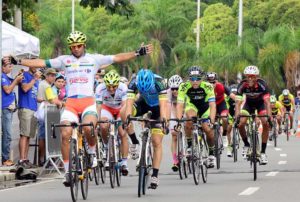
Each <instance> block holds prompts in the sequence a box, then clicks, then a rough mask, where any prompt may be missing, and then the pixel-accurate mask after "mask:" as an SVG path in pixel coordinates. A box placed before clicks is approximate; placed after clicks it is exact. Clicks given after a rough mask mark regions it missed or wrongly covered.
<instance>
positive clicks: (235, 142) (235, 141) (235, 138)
mask: <svg viewBox="0 0 300 202" xmlns="http://www.w3.org/2000/svg"><path fill="white" fill-rule="evenodd" d="M239 147H240V135H239V129H238V126H237V125H236V124H234V126H233V129H232V152H233V162H237V159H238V149H239Z"/></svg>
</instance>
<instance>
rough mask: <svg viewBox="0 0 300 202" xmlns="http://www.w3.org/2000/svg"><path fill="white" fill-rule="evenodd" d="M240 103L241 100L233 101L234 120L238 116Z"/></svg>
mask: <svg viewBox="0 0 300 202" xmlns="http://www.w3.org/2000/svg"><path fill="white" fill-rule="evenodd" d="M242 103H243V101H242V100H241V99H236V100H235V118H237V117H238V116H239V115H240V111H241V106H242Z"/></svg>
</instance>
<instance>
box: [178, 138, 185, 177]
mask: <svg viewBox="0 0 300 202" xmlns="http://www.w3.org/2000/svg"><path fill="white" fill-rule="evenodd" d="M177 160H178V171H179V178H180V179H181V180H182V179H183V176H184V173H185V171H184V169H185V165H184V161H183V142H182V133H181V132H179V133H178V135H177Z"/></svg>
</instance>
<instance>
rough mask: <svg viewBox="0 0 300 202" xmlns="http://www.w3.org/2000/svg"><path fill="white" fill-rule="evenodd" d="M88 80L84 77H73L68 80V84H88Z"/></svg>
mask: <svg viewBox="0 0 300 202" xmlns="http://www.w3.org/2000/svg"><path fill="white" fill-rule="evenodd" d="M88 81H89V79H88V78H86V77H74V78H70V79H69V82H70V84H73V83H88Z"/></svg>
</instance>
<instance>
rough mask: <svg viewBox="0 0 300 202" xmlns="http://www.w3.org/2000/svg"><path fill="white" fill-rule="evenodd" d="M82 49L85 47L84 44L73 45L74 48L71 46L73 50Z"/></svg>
mask: <svg viewBox="0 0 300 202" xmlns="http://www.w3.org/2000/svg"><path fill="white" fill-rule="evenodd" d="M82 47H83V44H78V45H72V46H70V48H71V49H75V48H77V49H80V48H82Z"/></svg>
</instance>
